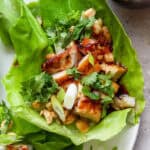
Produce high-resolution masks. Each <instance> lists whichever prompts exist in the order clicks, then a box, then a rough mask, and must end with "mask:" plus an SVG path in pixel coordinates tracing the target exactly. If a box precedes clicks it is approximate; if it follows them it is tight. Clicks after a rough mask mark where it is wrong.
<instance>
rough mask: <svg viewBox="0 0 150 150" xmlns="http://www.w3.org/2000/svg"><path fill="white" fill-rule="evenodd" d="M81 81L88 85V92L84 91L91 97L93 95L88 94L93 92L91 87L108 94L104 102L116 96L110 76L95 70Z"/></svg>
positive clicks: (110, 100) (108, 101)
mask: <svg viewBox="0 0 150 150" xmlns="http://www.w3.org/2000/svg"><path fill="white" fill-rule="evenodd" d="M81 82H82V84H83V85H84V86H86V92H85V91H84V94H85V93H86V96H88V97H90V98H91V96H90V95H89V94H87V93H90V92H91V91H90V89H93V90H98V91H101V92H103V93H104V94H106V95H107V97H105V98H104V99H103V100H102V102H103V103H110V102H112V98H113V97H114V89H113V87H112V81H111V80H110V78H109V76H107V75H104V74H98V73H96V72H94V73H91V74H89V75H87V76H85V77H83V78H82V80H81ZM87 87H88V90H87Z"/></svg>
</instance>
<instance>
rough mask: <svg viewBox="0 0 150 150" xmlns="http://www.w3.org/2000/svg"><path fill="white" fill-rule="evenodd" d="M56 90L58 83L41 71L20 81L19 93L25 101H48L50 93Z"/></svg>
mask: <svg viewBox="0 0 150 150" xmlns="http://www.w3.org/2000/svg"><path fill="white" fill-rule="evenodd" d="M57 91H58V84H57V83H56V82H55V81H54V80H53V78H52V77H51V76H50V75H48V74H46V73H41V74H39V75H37V76H35V77H33V78H31V79H29V80H27V81H25V82H23V83H22V90H21V94H22V96H23V98H24V99H25V101H26V102H28V103H32V102H34V101H39V102H48V100H49V98H50V97H51V95H52V94H54V93H56V92H57Z"/></svg>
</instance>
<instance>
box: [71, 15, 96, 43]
mask: <svg viewBox="0 0 150 150" xmlns="http://www.w3.org/2000/svg"><path fill="white" fill-rule="evenodd" d="M94 21H95V18H94V17H92V18H89V19H81V20H80V22H79V23H78V24H77V25H76V26H75V27H74V31H73V34H72V40H82V39H83V38H84V37H85V35H87V32H88V33H90V32H89V30H91V27H92V25H93V24H94Z"/></svg>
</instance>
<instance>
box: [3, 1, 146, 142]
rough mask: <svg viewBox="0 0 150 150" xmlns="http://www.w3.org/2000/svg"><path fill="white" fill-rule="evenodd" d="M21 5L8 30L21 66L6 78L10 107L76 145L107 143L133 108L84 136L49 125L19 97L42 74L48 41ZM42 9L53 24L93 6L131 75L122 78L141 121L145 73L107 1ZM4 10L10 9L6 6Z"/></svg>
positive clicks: (113, 115) (51, 4)
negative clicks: (99, 141) (28, 81)
mask: <svg viewBox="0 0 150 150" xmlns="http://www.w3.org/2000/svg"><path fill="white" fill-rule="evenodd" d="M16 1H17V0H16ZM20 3H21V4H20V8H22V9H21V10H22V13H21V16H18V19H17V20H16V22H15V24H14V25H13V26H12V27H11V29H10V31H9V34H10V37H11V40H12V42H13V45H14V48H15V49H16V57H17V60H18V62H19V65H17V66H12V67H11V69H10V71H9V73H8V74H7V76H6V77H5V79H4V85H5V88H6V90H7V99H8V101H9V103H10V105H11V106H14V107H12V111H13V112H14V113H16V115H17V116H18V117H20V118H23V119H25V120H27V121H28V122H30V123H32V124H34V125H36V126H38V127H40V128H42V129H44V130H47V131H49V132H54V133H57V134H60V135H63V136H66V137H68V138H70V139H71V140H72V142H73V143H74V144H76V145H80V144H81V143H83V142H86V141H89V140H92V139H97V140H101V141H106V140H108V139H110V138H111V137H113V136H114V135H116V134H118V133H119V132H120V131H121V130H122V129H123V128H124V127H125V126H126V119H127V116H128V113H129V112H130V110H131V109H125V110H120V111H115V112H112V113H110V114H109V115H108V116H106V117H105V118H104V119H103V120H102V121H101V122H100V123H99V124H97V125H96V126H95V127H92V128H91V129H90V130H89V131H88V132H87V133H84V134H83V133H80V132H79V131H78V130H77V129H76V128H75V127H74V126H72V125H71V126H65V125H60V124H57V123H55V122H54V123H52V124H51V125H47V123H46V121H45V120H44V118H42V117H41V116H40V115H39V114H38V113H37V112H35V111H34V110H32V109H31V108H29V107H27V106H26V105H25V102H24V100H23V97H22V96H21V95H20V90H21V82H23V81H26V80H28V79H30V78H31V77H33V76H34V75H36V74H39V73H40V71H41V63H42V61H43V58H44V55H45V50H44V48H45V47H46V46H47V42H46V41H47V39H46V37H45V35H44V33H43V32H42V30H41V28H40V26H39V24H37V22H36V20H35V19H34V18H33V16H32V14H31V13H30V11H29V10H28V8H27V7H26V6H25V5H24V4H23V3H22V1H20ZM62 3H63V5H62ZM12 6H13V5H12ZM40 6H41V13H42V17H43V18H44V19H47V20H48V21H50V22H52V21H54V20H55V19H56V18H57V19H63V17H64V16H65V15H66V14H67V13H68V12H69V11H72V10H79V11H82V10H85V9H87V8H90V7H93V8H95V9H96V10H97V16H98V17H101V18H102V19H103V20H104V23H105V25H106V26H108V28H109V30H110V32H111V35H112V39H113V48H114V51H113V53H114V56H115V59H116V61H118V62H120V63H121V64H123V65H125V66H126V67H127V68H128V72H127V74H126V75H125V76H124V77H123V78H122V80H121V83H122V84H124V85H125V87H126V88H127V90H128V91H129V94H130V95H131V96H133V97H135V98H136V109H135V110H133V112H135V114H136V117H134V118H136V119H137V118H139V115H140V114H141V112H142V111H143V109H144V105H145V101H144V96H143V76H142V70H141V67H140V64H139V62H138V60H137V56H136V54H135V50H134V48H133V47H132V45H131V42H130V39H129V38H128V36H127V34H126V33H125V31H124V30H123V28H122V25H121V24H120V22H119V21H118V19H117V18H116V17H115V15H114V14H113V13H112V11H111V10H110V8H109V7H108V6H107V4H106V2H105V0H65V1H63V0H55V1H49V0H41V1H40ZM47 6H49V7H47ZM4 7H7V5H5V6H4ZM12 85H13V86H12Z"/></svg>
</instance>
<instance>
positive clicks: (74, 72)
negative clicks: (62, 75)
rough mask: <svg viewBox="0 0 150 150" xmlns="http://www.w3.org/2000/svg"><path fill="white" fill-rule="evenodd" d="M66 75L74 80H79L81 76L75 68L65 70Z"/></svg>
mask: <svg viewBox="0 0 150 150" xmlns="http://www.w3.org/2000/svg"><path fill="white" fill-rule="evenodd" d="M67 74H68V75H71V76H73V77H74V79H75V80H77V79H79V78H80V75H81V74H80V72H79V71H78V70H77V68H75V67H73V68H71V69H67Z"/></svg>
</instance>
